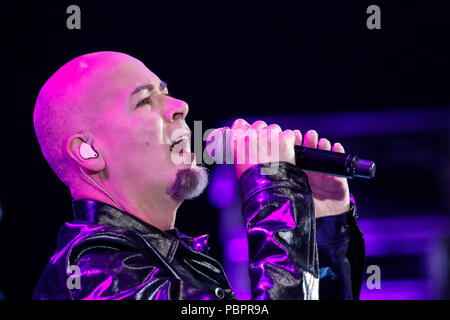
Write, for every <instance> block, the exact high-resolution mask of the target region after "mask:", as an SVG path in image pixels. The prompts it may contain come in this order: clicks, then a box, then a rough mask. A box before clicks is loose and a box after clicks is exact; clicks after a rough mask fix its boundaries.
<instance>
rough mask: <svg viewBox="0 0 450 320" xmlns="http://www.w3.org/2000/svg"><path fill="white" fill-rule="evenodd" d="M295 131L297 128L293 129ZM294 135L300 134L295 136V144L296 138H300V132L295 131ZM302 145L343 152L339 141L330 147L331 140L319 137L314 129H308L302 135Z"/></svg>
mask: <svg viewBox="0 0 450 320" xmlns="http://www.w3.org/2000/svg"><path fill="white" fill-rule="evenodd" d="M295 131H297V130H295ZM296 135H300V137H299V138H297V137H296V142H295V144H296V145H297V140H300V139H301V133H300V132H299V133H297V134H296ZM303 146H305V147H309V148H319V149H321V150H328V151H333V152H340V153H344V152H345V150H344V147H343V146H342V144H340V143H339V142H336V143H335V144H334V145H333V147H331V142H330V141H329V140H328V139H326V138H320V140H319V135H318V133H317V131H315V130H309V131H308V132H307V133H306V134H305V137H304V141H303Z"/></svg>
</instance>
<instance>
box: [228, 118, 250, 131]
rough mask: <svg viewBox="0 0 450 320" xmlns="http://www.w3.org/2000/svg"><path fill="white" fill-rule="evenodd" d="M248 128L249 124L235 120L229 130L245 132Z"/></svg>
mask: <svg viewBox="0 0 450 320" xmlns="http://www.w3.org/2000/svg"><path fill="white" fill-rule="evenodd" d="M249 127H250V123H248V122H247V121H245V120H244V119H236V120H235V121H234V122H233V125H232V126H231V129H232V130H235V129H241V130H247V129H248V128H249Z"/></svg>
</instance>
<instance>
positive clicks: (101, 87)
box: [33, 51, 207, 230]
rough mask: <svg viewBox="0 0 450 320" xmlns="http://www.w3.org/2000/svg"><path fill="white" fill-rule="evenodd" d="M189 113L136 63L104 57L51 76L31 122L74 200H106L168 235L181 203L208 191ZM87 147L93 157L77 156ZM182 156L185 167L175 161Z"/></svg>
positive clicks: (120, 57) (84, 58)
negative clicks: (197, 158)
mask: <svg viewBox="0 0 450 320" xmlns="http://www.w3.org/2000/svg"><path fill="white" fill-rule="evenodd" d="M188 111H189V107H188V105H187V103H186V102H184V101H182V100H179V99H176V98H174V97H172V96H170V95H169V92H168V87H167V84H166V83H165V82H164V81H162V80H161V79H160V78H159V77H158V76H156V75H155V74H154V73H153V72H151V71H150V70H149V69H148V68H147V67H146V66H145V65H144V64H143V63H142V62H141V61H139V60H137V59H136V58H133V57H131V56H129V55H127V54H123V53H119V52H109V51H107V52H96V53H90V54H86V55H83V56H80V57H78V58H75V59H73V60H71V61H69V62H68V63H66V64H65V65H64V66H62V67H61V68H60V69H59V70H57V71H56V72H55V74H53V76H51V77H50V79H48V80H47V82H46V83H45V84H44V86H43V87H42V89H41V91H40V92H39V95H38V98H37V101H36V106H35V109H34V118H33V122H34V128H35V131H36V136H37V139H38V141H39V144H40V146H41V150H42V153H43V155H44V157H45V159H46V160H47V162H48V163H49V165H50V167H51V168H52V169H53V171H54V172H55V173H56V174H57V176H58V177H59V178H60V180H61V181H62V182H63V183H64V184H65V185H66V186H67V187H68V188H69V189H70V192H71V194H72V197H73V199H93V200H98V201H102V202H106V203H109V204H111V205H115V206H117V207H120V208H124V209H125V210H126V211H128V212H130V213H132V214H134V215H136V216H137V217H140V218H141V219H144V220H145V221H147V222H148V223H150V224H152V225H154V226H156V227H158V228H160V229H163V230H167V229H170V228H172V227H173V223H174V221H175V220H174V219H175V213H176V210H177V208H178V207H179V206H180V205H181V203H182V202H183V200H185V199H191V198H194V197H195V196H197V195H199V194H200V193H201V192H202V191H203V190H204V188H205V187H206V185H207V173H206V171H205V169H204V168H201V167H197V165H196V161H195V154H194V153H192V152H191V150H190V142H189V140H190V139H189V137H190V135H191V132H190V129H189V127H188V125H187V124H186V121H185V118H186V115H187V113H188ZM85 143H87V144H89V145H90V147H91V148H92V149H93V151H95V153H93V154H95V156H92V157H85V156H83V155H82V154H81V152H80V150H81V149H82V147H83V148H85V147H86V145H85ZM174 146H177V147H176V148H175V147H174ZM174 156H175V157H174ZM180 156H183V157H184V158H185V159H188V160H189V161H187V162H185V161H183V162H182V163H179V162H177V161H173V159H176V158H179V157H180ZM202 170H203V171H202Z"/></svg>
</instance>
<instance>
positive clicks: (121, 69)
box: [94, 60, 196, 197]
mask: <svg viewBox="0 0 450 320" xmlns="http://www.w3.org/2000/svg"><path fill="white" fill-rule="evenodd" d="M96 81H100V83H99V86H100V88H99V90H102V91H103V96H104V97H106V98H105V101H107V105H105V106H104V108H103V110H104V112H103V114H102V115H101V118H100V119H98V126H97V127H96V129H95V133H94V137H95V144H96V145H97V144H98V145H99V146H101V150H98V151H100V152H102V155H103V157H104V159H105V162H106V166H107V171H106V172H107V175H108V179H109V181H110V183H112V184H119V185H121V186H122V187H125V188H126V187H127V186H131V185H132V187H133V189H135V190H138V192H142V194H147V193H148V192H152V194H153V195H155V196H160V197H161V196H163V194H164V193H165V191H166V190H167V188H169V187H170V186H171V185H172V183H173V181H174V179H175V177H176V173H177V171H178V170H180V169H184V168H191V167H195V166H196V164H195V160H194V154H193V153H191V150H190V134H191V133H190V130H189V127H188V126H187V124H186V122H185V117H186V115H187V113H188V106H187V104H186V103H185V102H184V101H181V100H178V99H175V98H172V97H170V96H169V95H168V88H167V86H166V84H165V83H164V82H163V81H161V80H160V79H159V78H158V77H157V76H156V75H155V74H153V73H152V72H151V71H150V70H148V69H147V68H146V67H145V65H143V64H142V63H141V62H139V61H137V60H130V61H125V62H124V63H123V64H120V65H119V66H117V67H116V68H114V69H113V71H112V72H110V73H107V76H105V77H104V79H97V80H96ZM98 103H102V101H98ZM182 136H184V137H185V140H181V142H179V143H178V144H174V142H175V141H177V140H180V139H179V138H180V137H182ZM181 149H182V150H184V151H181V153H183V152H184V155H183V156H184V157H188V158H189V159H190V160H191V161H189V163H186V161H184V162H181V163H178V164H177V163H175V162H174V161H173V159H174V158H177V157H179V154H180V150H181Z"/></svg>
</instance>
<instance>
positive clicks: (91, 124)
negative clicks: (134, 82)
mask: <svg viewBox="0 0 450 320" xmlns="http://www.w3.org/2000/svg"><path fill="white" fill-rule="evenodd" d="M133 65H141V66H142V65H143V64H142V63H141V62H140V61H139V60H137V59H135V58H133V57H131V56H129V55H126V54H123V53H119V52H108V51H105V52H96V53H90V54H85V55H82V56H80V57H77V58H75V59H73V60H71V61H69V62H68V63H66V64H65V65H63V66H62V67H61V68H60V69H59V70H58V71H56V72H55V73H54V74H53V75H52V77H50V79H48V80H47V82H46V83H45V84H44V86H43V87H42V89H41V90H40V92H39V95H38V98H37V101H36V106H35V109H34V116H33V123H34V128H35V132H36V136H37V139H38V141H39V144H40V146H41V150H42V153H43V155H44V157H45V159H46V160H47V162H48V163H49V165H50V167H51V168H52V169H53V171H54V172H55V173H56V174H57V176H58V177H59V178H60V179H61V181H63V182H64V184H66V185H67V186H70V184H71V182H72V180H73V172H74V168H73V161H70V160H71V159H70V157H69V155H68V154H67V152H65V144H64V143H65V140H66V139H67V138H68V137H69V136H70V135H72V134H75V133H79V132H95V131H96V130H97V129H98V123H99V121H101V119H102V113H104V112H105V110H107V108H108V105H109V104H110V103H111V102H112V101H114V100H115V99H118V98H120V97H118V95H120V94H121V91H120V90H117V89H118V87H119V86H120V85H121V83H120V82H121V81H120V80H119V81H110V80H109V79H114V77H113V76H114V73H118V72H121V73H127V70H128V69H130V67H131V68H132V66H133ZM116 78H118V79H126V76H122V77H116Z"/></svg>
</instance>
